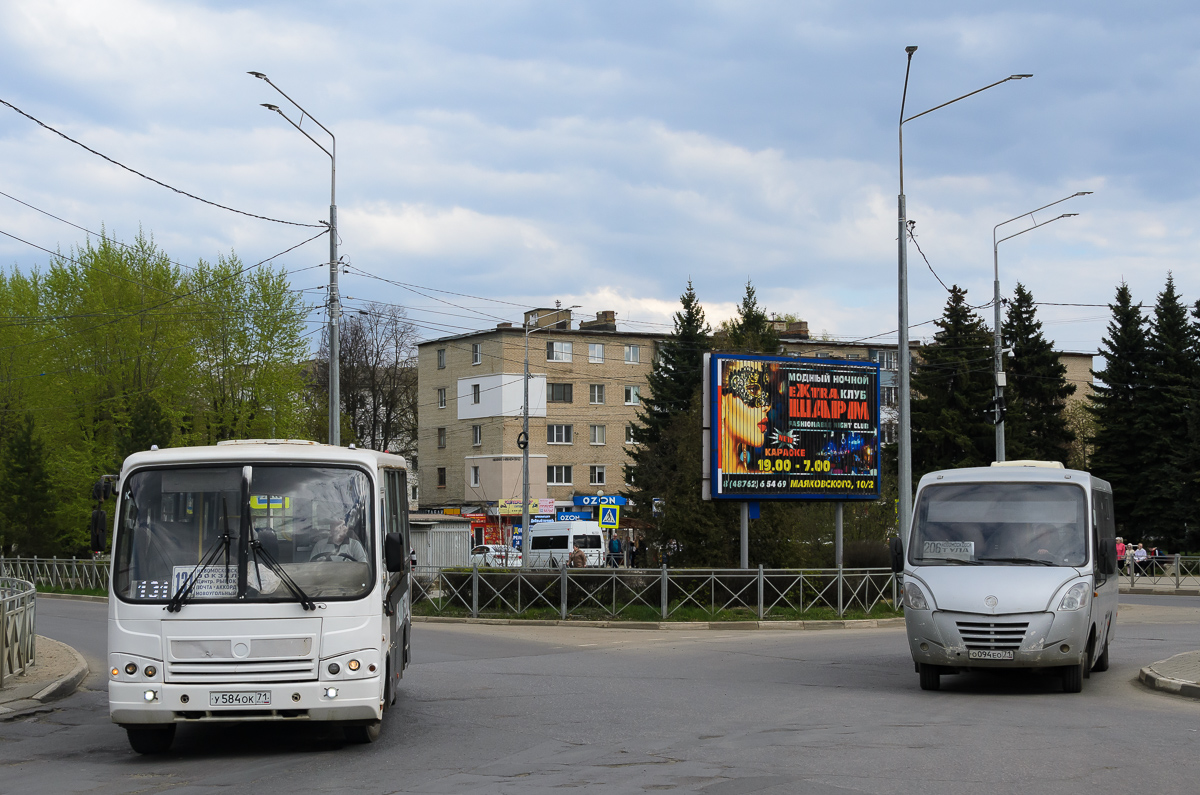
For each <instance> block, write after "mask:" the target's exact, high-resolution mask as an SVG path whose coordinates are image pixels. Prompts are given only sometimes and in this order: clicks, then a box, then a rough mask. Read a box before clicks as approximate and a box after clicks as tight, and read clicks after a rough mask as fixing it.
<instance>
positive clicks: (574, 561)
mask: <svg viewBox="0 0 1200 795" xmlns="http://www.w3.org/2000/svg"><path fill="white" fill-rule="evenodd" d="M568 562H569V563H570V566H571V568H573V569H582V568H584V567H585V566H587V558H586V557H584V554H583V550H582V549H580V548H579V544H575V548H574V549H572V550H571V557H570V558H569V560H568Z"/></svg>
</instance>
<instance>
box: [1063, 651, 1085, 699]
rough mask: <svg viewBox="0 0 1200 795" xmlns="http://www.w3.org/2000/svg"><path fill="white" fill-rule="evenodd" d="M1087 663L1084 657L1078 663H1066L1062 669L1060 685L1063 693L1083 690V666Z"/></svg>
mask: <svg viewBox="0 0 1200 795" xmlns="http://www.w3.org/2000/svg"><path fill="white" fill-rule="evenodd" d="M1087 664H1088V661H1087V660H1086V659H1084V660H1083V661H1082V662H1080V663H1079V664H1078V665H1068V666H1066V667H1065V668H1063V669H1062V687H1063V692H1064V693H1081V692H1083V667H1084V666H1085V665H1087Z"/></svg>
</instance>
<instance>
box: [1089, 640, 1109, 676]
mask: <svg viewBox="0 0 1200 795" xmlns="http://www.w3.org/2000/svg"><path fill="white" fill-rule="evenodd" d="M1092 670H1093V671H1099V672H1100V673H1104V672H1105V671H1107V670H1108V641H1107V640H1106V641H1104V651H1102V652H1100V656H1099V657H1097V658H1096V664H1095V665H1093V666H1092Z"/></svg>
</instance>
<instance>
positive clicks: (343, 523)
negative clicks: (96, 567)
mask: <svg viewBox="0 0 1200 795" xmlns="http://www.w3.org/2000/svg"><path fill="white" fill-rule="evenodd" d="M370 498H371V489H370V484H369V482H368V479H367V476H366V474H365V473H363V472H361V471H359V470H356V469H349V468H341V467H322V466H253V467H250V466H246V467H243V466H214V467H193V468H172V469H165V468H164V469H144V470H139V471H137V472H135V473H133V474H132V475H130V476H129V477H128V478H127V480H126V482H125V486H124V490H123V491H122V493H121V504H120V507H119V509H118V510H119V515H120V522H119V525H118V528H117V544H116V555H115V560H114V565H113V573H114V577H113V590H114V593H116V595H117V596H118V597H120V598H122V599H125V600H128V601H137V602H142V601H162V602H165V601H167V600H168V599H170V598H171V597H172V596H175V595H176V594H177V593H178V592H179V591H180V590H181V589H186V588H187V586H188V583H189V582H191V581H192V580H193V579H194V580H195V582H194V584H192V585H191V590H190V591H189V592H188V593H187V601H188V602H193V603H194V602H206V601H220V600H237V601H294V600H296V599H297V598H298V596H297V594H296V593H295V591H294V590H293V589H292V588H290V587H289V586H288V583H287V582H285V581H284V578H283V577H281V576H280V574H285V575H286V577H287V578H290V579H291V580H292V582H293V584H294V585H296V586H298V587H299V589H301V593H302V594H305V595H307V596H308V597H311V598H313V599H338V598H356V597H361V596H364V595H365V594H366V593H367V592H368V591H369V590H370V587H371V584H372V582H373V576H374V575H373V572H374V568H375V567H374V550H375V546H374V540H373V538H372V533H370V532H369V528H370V527H372V507H371V499H370ZM201 561H208V564H207V565H204V566H201V565H200V563H201Z"/></svg>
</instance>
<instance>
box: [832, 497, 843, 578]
mask: <svg viewBox="0 0 1200 795" xmlns="http://www.w3.org/2000/svg"><path fill="white" fill-rule="evenodd" d="M833 555H834V557H835V558H836V560H835V561H834V563H835V565H837V567H838V568H839V569H840V568H841V567H842V501H841V500H838V501H837V502H835V503H834V504H833Z"/></svg>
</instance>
